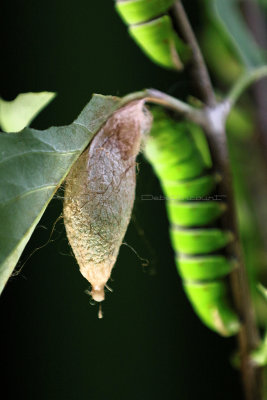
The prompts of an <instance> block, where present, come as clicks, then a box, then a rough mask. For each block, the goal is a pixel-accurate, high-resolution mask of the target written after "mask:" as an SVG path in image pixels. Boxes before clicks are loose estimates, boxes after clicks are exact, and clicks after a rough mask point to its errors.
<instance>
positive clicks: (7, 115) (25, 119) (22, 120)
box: [0, 92, 56, 132]
mask: <svg viewBox="0 0 267 400" xmlns="http://www.w3.org/2000/svg"><path fill="white" fill-rule="evenodd" d="M55 96H56V93H52V92H40V93H21V94H19V95H18V96H17V97H16V98H15V99H14V100H12V101H6V100H3V99H2V98H0V126H1V128H2V129H3V130H4V131H5V132H18V131H21V130H22V129H23V128H25V126H28V125H29V124H30V122H31V121H32V120H33V119H34V118H35V117H36V115H37V114H38V113H39V112H40V111H41V110H42V109H43V108H44V107H46V106H47V105H48V104H49V103H50V101H52V100H53V99H54V97H55Z"/></svg>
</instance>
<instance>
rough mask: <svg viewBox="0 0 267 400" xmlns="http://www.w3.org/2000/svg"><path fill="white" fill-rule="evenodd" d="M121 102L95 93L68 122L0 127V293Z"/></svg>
mask: <svg viewBox="0 0 267 400" xmlns="http://www.w3.org/2000/svg"><path fill="white" fill-rule="evenodd" d="M119 103H120V102H119V99H118V98H114V97H111V96H101V95H95V96H93V98H92V100H91V101H90V102H89V104H88V105H87V106H86V107H85V108H84V110H83V111H82V112H81V114H80V115H79V117H78V118H77V119H76V120H75V121H74V122H73V123H72V124H70V125H68V126H62V127H51V128H49V129H47V130H45V131H38V130H35V129H30V128H25V129H24V130H23V131H21V132H18V133H0V221H1V230H0V249H1V252H0V293H1V291H2V290H3V288H4V286H5V284H6V282H7V280H8V278H9V276H10V275H11V273H12V271H13V269H14V267H15V266H16V264H17V262H18V259H19V257H20V255H21V253H22V251H23V249H24V247H25V245H26V244H27V242H28V240H29V238H30V236H31V234H32V232H33V230H34V228H35V226H36V224H37V223H38V221H39V220H40V218H41V216H42V214H43V212H44V211H45V208H46V207H47V205H48V203H49V201H50V200H51V199H52V197H53V195H54V193H55V192H56V190H57V189H58V188H59V186H60V184H61V183H62V182H63V180H64V179H65V177H66V175H67V173H68V171H69V170H70V168H71V166H72V164H73V163H74V162H75V160H76V159H77V158H78V157H79V155H80V153H81V152H82V151H83V150H84V149H85V147H86V146H87V145H88V143H89V142H90V139H92V137H93V135H94V133H96V132H97V131H98V130H99V128H100V127H101V125H102V124H103V123H104V122H105V121H106V120H107V118H108V117H109V116H110V115H111V113H112V112H114V111H115V110H116V109H117V108H118V107H119Z"/></svg>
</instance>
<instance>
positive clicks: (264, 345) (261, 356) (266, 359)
mask: <svg viewBox="0 0 267 400" xmlns="http://www.w3.org/2000/svg"><path fill="white" fill-rule="evenodd" d="M252 360H253V361H254V362H255V363H256V364H257V365H259V366H262V367H264V366H266V365H267V332H266V333H265V337H264V338H263V340H262V342H261V344H260V346H259V347H258V348H257V350H255V351H254V352H253V353H252Z"/></svg>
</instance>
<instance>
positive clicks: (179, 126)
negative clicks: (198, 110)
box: [145, 111, 239, 336]
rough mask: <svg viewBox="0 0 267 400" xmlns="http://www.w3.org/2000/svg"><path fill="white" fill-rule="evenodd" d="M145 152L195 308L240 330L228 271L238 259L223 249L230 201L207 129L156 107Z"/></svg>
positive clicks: (207, 319)
mask: <svg viewBox="0 0 267 400" xmlns="http://www.w3.org/2000/svg"><path fill="white" fill-rule="evenodd" d="M145 156H146V158H147V159H148V161H149V162H150V163H151V164H152V166H153V168H154V170H155V172H156V174H157V176H158V177H159V179H160V182H161V185H162V188H163V191H164V194H165V196H166V198H167V199H166V200H167V201H166V206H167V213H168V217H169V220H170V224H171V227H170V236H171V241H172V245H173V248H174V250H175V252H176V264H177V269H178V272H179V273H180V275H181V278H182V280H183V285H184V289H185V292H186V294H187V296H188V298H189V299H190V301H191V304H192V306H193V308H194V309H195V311H196V313H197V314H198V316H199V317H200V319H201V320H202V321H203V322H204V323H205V324H206V325H207V326H208V327H209V328H211V329H212V330H214V331H216V332H218V333H219V334H221V335H223V336H231V335H234V334H236V333H237V332H238V330H239V319H238V317H237V315H236V313H235V312H234V311H233V310H232V307H231V302H230V301H229V299H228V293H227V291H228V285H227V275H228V274H229V273H230V272H231V271H232V270H233V268H235V265H236V262H235V261H234V260H230V259H229V258H228V257H227V256H226V255H225V252H224V249H225V247H226V246H227V245H228V244H229V243H230V242H231V241H232V240H233V234H232V233H231V232H229V231H227V230H224V229H222V228H221V227H220V226H219V223H220V217H221V216H222V215H223V213H224V212H225V210H226V208H227V204H226V203H225V202H224V201H223V198H222V197H220V196H219V195H216V185H217V183H218V179H219V178H218V176H217V175H216V174H215V173H214V172H213V171H212V165H211V164H212V162H211V157H210V154H209V148H208V144H207V142H206V138H205V135H204V133H203V131H202V130H201V129H200V128H199V127H198V126H196V125H194V124H192V123H189V122H183V123H181V122H177V121H174V120H173V119H170V117H168V116H167V115H166V114H165V113H164V112H163V111H155V112H154V123H153V127H152V130H151V133H150V135H149V137H148V138H147V140H146V144H145Z"/></svg>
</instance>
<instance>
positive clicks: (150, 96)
mask: <svg viewBox="0 0 267 400" xmlns="http://www.w3.org/2000/svg"><path fill="white" fill-rule="evenodd" d="M139 99H140V100H141V99H144V100H145V101H146V102H148V103H153V104H159V105H161V106H163V107H167V108H169V109H170V110H173V111H176V112H177V113H179V114H181V115H183V116H184V117H185V118H187V119H188V120H189V121H192V122H195V123H196V124H199V125H201V126H205V125H206V119H207V118H206V115H205V113H203V112H202V110H199V109H197V108H194V107H192V106H190V105H189V104H187V103H184V102H183V101H181V100H179V99H176V98H175V97H172V96H169V95H168V94H166V93H163V92H161V91H159V90H156V89H145V90H143V91H140V92H134V93H131V94H129V95H127V96H125V97H123V98H122V99H121V101H120V104H121V106H124V105H125V104H127V103H129V102H131V101H134V100H139Z"/></svg>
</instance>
